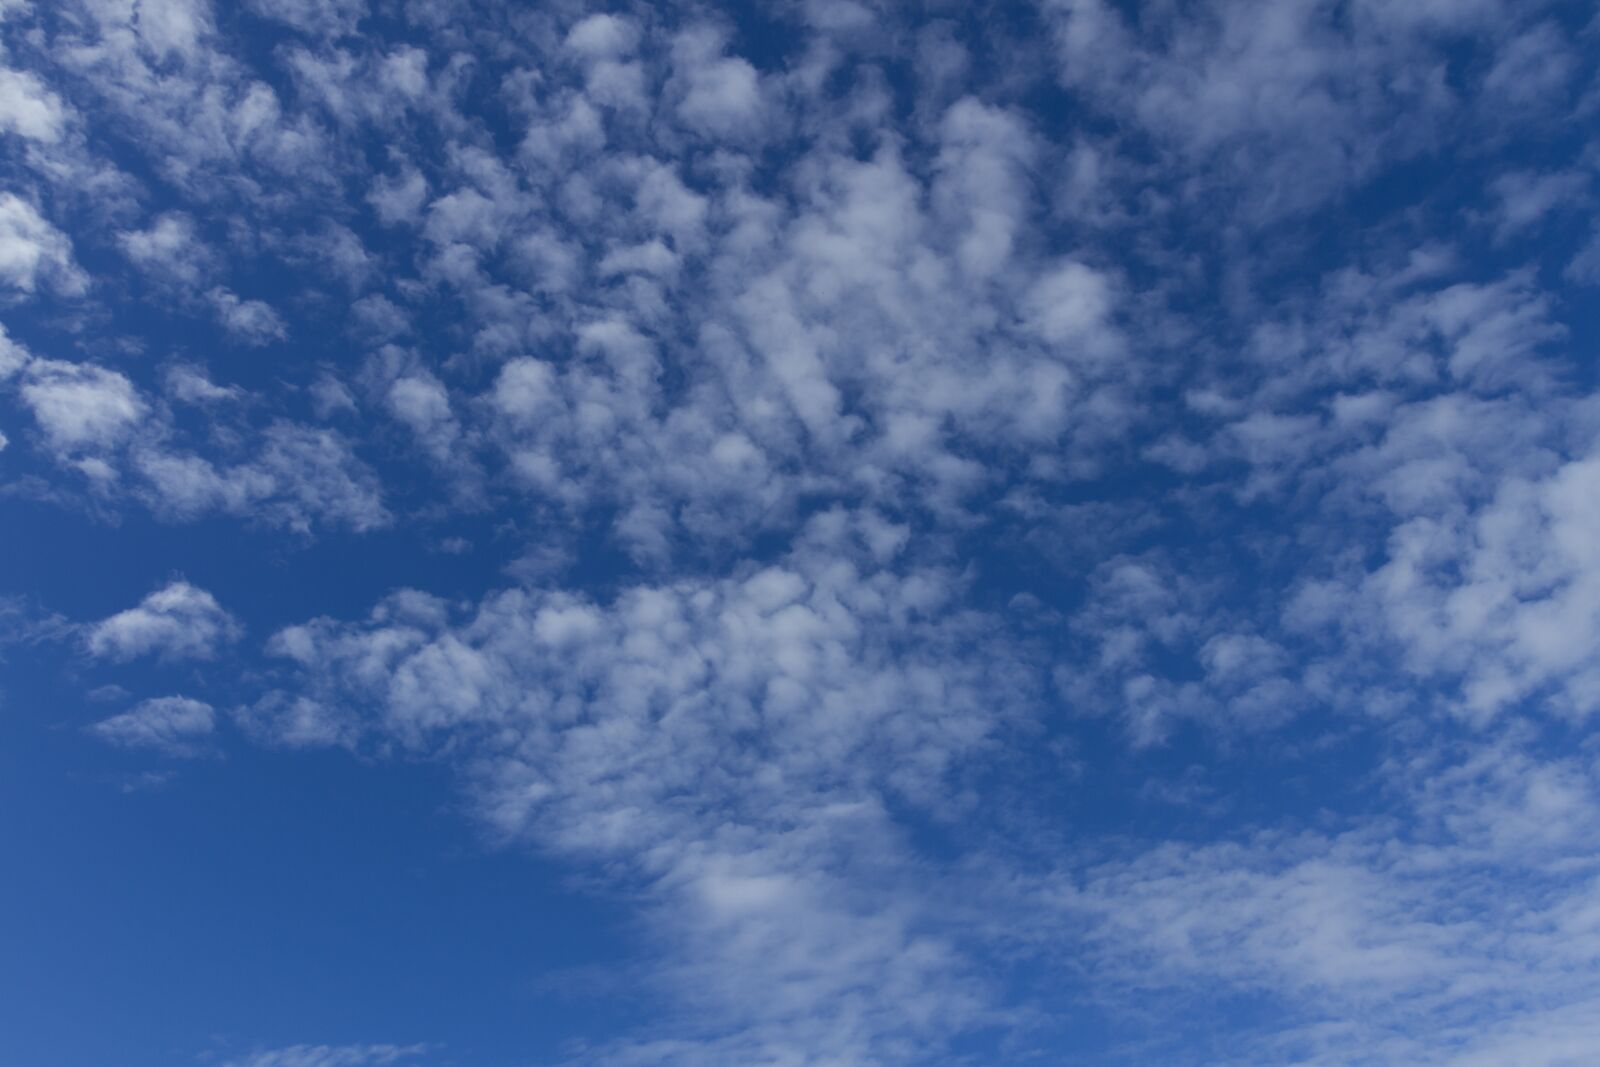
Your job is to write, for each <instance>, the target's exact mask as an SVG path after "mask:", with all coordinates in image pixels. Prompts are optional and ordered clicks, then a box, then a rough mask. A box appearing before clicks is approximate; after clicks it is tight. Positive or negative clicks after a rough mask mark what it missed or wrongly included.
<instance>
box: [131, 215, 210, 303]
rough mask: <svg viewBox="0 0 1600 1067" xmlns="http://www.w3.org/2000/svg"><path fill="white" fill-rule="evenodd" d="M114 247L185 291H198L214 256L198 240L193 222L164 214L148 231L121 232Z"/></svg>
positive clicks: (142, 267)
mask: <svg viewBox="0 0 1600 1067" xmlns="http://www.w3.org/2000/svg"><path fill="white" fill-rule="evenodd" d="M117 243H118V244H119V245H121V246H122V252H123V254H124V255H126V256H127V257H128V258H129V259H130V260H132V261H133V263H134V264H135V265H136V266H138V267H139V268H140V269H141V270H144V271H146V272H147V273H149V274H152V275H154V276H155V277H156V278H158V279H160V280H162V281H169V282H176V283H178V284H179V285H182V286H184V287H186V288H188V289H194V288H195V287H197V286H198V285H199V284H200V282H201V279H202V278H204V277H205V276H207V275H209V274H210V273H211V272H212V270H213V269H214V267H215V255H214V254H213V253H212V251H211V249H210V248H209V247H208V246H207V245H206V243H205V242H204V241H203V240H202V239H201V238H200V235H199V233H198V232H197V231H196V227H195V223H194V219H193V218H191V217H190V216H188V215H186V214H184V213H183V212H178V211H170V212H167V213H166V214H164V215H161V216H160V217H159V218H157V219H156V220H155V221H154V222H153V223H151V225H150V226H149V227H148V228H147V229H143V230H124V231H122V232H121V233H119V234H117Z"/></svg>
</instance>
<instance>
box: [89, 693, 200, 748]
mask: <svg viewBox="0 0 1600 1067" xmlns="http://www.w3.org/2000/svg"><path fill="white" fill-rule="evenodd" d="M214 728H215V716H214V715H213V713H212V710H211V705H210V704H207V703H204V702H203V701H199V700H191V699H190V698H188V697H178V696H172V697H155V698H153V699H151V700H143V701H140V702H139V703H138V704H135V705H134V706H133V708H132V710H129V711H125V712H123V713H122V714H120V715H113V716H112V717H111V718H109V719H102V720H101V721H99V722H97V723H95V724H94V725H93V726H91V727H89V732H90V733H92V734H94V735H95V736H96V737H98V738H100V740H102V741H108V742H110V743H111V744H114V745H120V746H122V747H124V748H149V749H155V750H156V751H158V752H161V753H163V754H165V755H168V756H198V755H200V754H201V753H202V752H203V751H204V745H205V742H206V741H207V740H208V739H209V738H210V736H211V732H212V730H213V729H214Z"/></svg>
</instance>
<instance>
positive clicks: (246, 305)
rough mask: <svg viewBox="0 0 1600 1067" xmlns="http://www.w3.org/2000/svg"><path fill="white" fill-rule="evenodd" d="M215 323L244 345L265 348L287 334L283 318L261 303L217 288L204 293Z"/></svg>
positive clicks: (263, 302) (268, 305) (264, 303)
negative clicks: (215, 316)
mask: <svg viewBox="0 0 1600 1067" xmlns="http://www.w3.org/2000/svg"><path fill="white" fill-rule="evenodd" d="M206 299H207V300H208V301H210V303H211V307H212V308H213V310H215V311H216V314H217V318H218V320H219V321H220V322H221V323H222V325H223V328H224V329H226V330H227V331H228V332H229V333H230V334H232V335H233V336H234V337H237V338H238V339H239V340H241V341H243V342H244V343H245V344H248V345H265V344H271V343H272V342H273V341H281V340H283V339H284V338H285V337H287V336H288V335H289V328H288V326H286V325H285V324H284V321H283V317H282V316H281V315H279V314H278V313H277V312H276V311H274V310H273V309H272V306H271V305H270V304H268V303H266V302H265V301H262V300H241V299H239V297H238V296H236V295H235V294H234V293H232V292H230V291H229V290H227V289H223V288H221V287H218V288H215V289H212V290H211V291H210V292H208V293H207V294H206Z"/></svg>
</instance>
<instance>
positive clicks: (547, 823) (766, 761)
mask: <svg viewBox="0 0 1600 1067" xmlns="http://www.w3.org/2000/svg"><path fill="white" fill-rule="evenodd" d="M880 523H881V520H878V519H876V518H875V517H873V516H871V515H848V514H845V513H832V514H828V515H825V516H821V517H819V518H817V519H816V520H814V521H813V523H812V525H811V526H810V528H809V531H810V532H809V533H808V535H807V539H806V541H805V542H804V547H801V548H799V549H797V550H796V552H795V553H793V554H792V555H790V556H789V557H788V558H786V559H784V560H783V561H781V562H779V563H776V564H774V565H772V566H769V567H766V568H764V569H746V570H744V571H743V572H742V573H741V574H739V575H737V576H733V577H729V578H725V579H721V580H716V581H703V582H691V581H679V582H674V583H672V584H669V585H660V586H639V587H634V588H629V589H625V590H623V591H621V592H619V594H618V595H617V596H616V598H615V599H614V600H612V601H610V602H609V603H600V602H596V601H594V600H591V599H589V598H587V597H583V596H578V595H574V594H571V593H560V592H536V591H533V590H509V591H505V592H501V593H496V594H493V595H491V596H489V597H488V598H486V599H485V600H484V601H483V602H482V603H480V604H479V605H478V606H477V607H476V609H475V610H474V611H473V613H472V614H471V615H470V616H469V617H466V618H464V619H462V620H461V621H460V622H453V621H451V616H452V612H451V610H450V607H449V605H447V604H445V603H443V602H441V601H439V600H437V599H436V598H432V597H428V596H425V595H423V594H420V593H414V592H406V593H400V594H396V595H395V596H393V597H392V598H390V599H389V600H387V601H385V602H384V603H382V604H380V605H379V606H378V607H377V608H375V609H374V611H373V612H372V614H371V616H370V618H369V619H368V620H366V621H364V622H360V623H354V624H349V623H338V622H335V621H333V620H329V619H318V620H313V621H311V622H308V623H305V624H302V625H299V626H294V627H290V628H287V629H285V630H282V631H280V632H279V633H277V634H276V635H275V636H274V637H273V638H272V640H271V643H270V645H269V649H270V651H271V652H272V653H274V654H275V655H277V656H279V657H281V658H282V659H284V660H285V661H287V662H289V663H291V664H293V665H294V666H295V667H296V669H297V671H298V673H299V674H300V677H301V679H302V682H301V684H302V686H303V689H302V692H303V694H304V696H305V697H306V698H309V700H311V701H313V702H315V706H314V708H308V707H307V706H306V704H305V703H304V702H303V701H302V700H299V699H291V698H290V695H289V694H287V693H286V694H284V695H283V696H281V697H276V698H273V700H272V701H271V702H269V703H268V705H266V706H265V707H264V708H259V709H252V710H249V711H246V712H245V713H243V720H244V721H245V722H246V723H247V724H249V725H250V726H251V727H252V728H253V729H255V730H257V731H258V732H264V733H266V734H267V735H268V736H271V735H272V734H273V733H274V731H281V732H279V733H278V735H277V737H276V738H274V739H276V740H280V741H282V742H284V743H290V744H294V743H301V744H303V743H308V742H309V741H311V740H314V739H315V738H317V737H319V736H320V737H321V738H325V739H326V740H327V741H329V742H333V741H335V740H336V739H341V738H349V737H352V736H354V737H358V738H360V737H364V738H366V739H367V741H366V743H368V744H370V743H373V742H378V743H398V744H400V745H403V746H405V747H406V748H409V749H413V750H417V751H429V750H433V749H435V748H436V747H437V746H438V745H440V744H446V745H449V746H451V747H452V748H455V747H457V746H460V745H462V744H471V745H472V746H473V747H474V748H475V749H477V752H478V754H477V756H475V757H474V758H473V759H472V760H471V765H472V766H474V767H475V768H476V769H475V770H474V771H473V772H472V774H471V777H470V780H469V783H470V788H471V789H472V792H473V794H474V795H475V796H476V798H477V806H478V808H479V810H480V811H481V813H482V815H483V817H484V818H485V819H486V820H487V821H488V822H489V824H490V825H492V826H493V827H495V828H497V829H498V831H499V832H501V833H503V834H505V835H507V836H508V837H512V838H526V839H530V840H532V841H534V842H537V843H538V844H540V845H541V846H543V847H545V848H547V849H550V850H553V851H555V852H559V853H562V854H566V855H569V856H571V857H573V858H574V859H576V860H578V861H581V862H585V863H602V864H617V863H621V864H624V865H625V866H626V868H627V869H628V870H629V871H630V872H631V874H630V875H629V878H630V880H631V881H634V882H636V883H637V884H638V885H639V886H640V889H641V891H642V892H645V893H646V894H647V899H648V900H649V901H650V902H651V903H650V908H651V911H652V914H654V915H656V916H657V917H658V922H659V923H660V928H661V931H662V937H663V938H664V944H665V945H667V946H668V947H669V948H670V953H669V955H668V957H667V958H666V959H664V960H663V961H662V962H661V964H660V965H659V968H658V970H657V972H656V973H657V978H656V980H658V981H660V982H662V983H664V985H663V988H676V989H678V990H680V991H681V992H680V994H678V995H680V996H684V997H686V998H687V999H688V1001H689V1002H690V1003H691V1004H693V1005H695V1006H696V1007H697V1008H698V1009H699V1012H700V1018H702V1019H703V1020H706V1021H708V1022H709V1021H710V1020H716V1019H724V1020H734V1021H737V1023H738V1025H739V1026H740V1028H741V1030H742V1032H743V1033H744V1036H743V1037H742V1038H741V1039H740V1040H739V1041H737V1042H734V1043H732V1044H730V1045H729V1046H728V1047H727V1048H725V1049H722V1050H721V1051H717V1050H702V1051H701V1052H698V1053H694V1054H692V1055H691V1054H690V1053H688V1052H685V1053H684V1055H685V1056H686V1057H688V1058H686V1059H685V1060H684V1062H707V1063H711V1062H716V1063H721V1062H728V1063H733V1062H745V1059H744V1058H745V1057H748V1056H752V1055H754V1056H758V1057H779V1058H782V1057H784V1056H797V1055H801V1054H802V1052H803V1050H804V1054H808V1055H809V1054H814V1053H815V1052H816V1050H819V1049H820V1050H832V1051H831V1053H830V1054H831V1055H833V1056H835V1057H836V1058H839V1059H842V1060H850V1059H871V1058H873V1057H875V1056H877V1055H878V1054H879V1053H880V1052H882V1051H883V1050H885V1049H888V1048H890V1047H893V1045H894V1044H895V1043H896V1042H898V1041H900V1040H902V1039H903V1038H905V1037H907V1036H909V1035H913V1034H924V1035H932V1034H938V1033H942V1032H946V1031H948V1029H949V1028H950V1027H951V1026H953V1025H956V1024H957V1023H958V1022H959V1020H962V1019H966V1018H970V1017H973V1016H974V1015H975V1014H976V1013H978V1012H979V1011H980V1002H981V1001H982V999H983V997H982V995H981V992H980V989H979V985H978V984H977V983H976V982H975V980H974V979H973V977H972V976H971V975H969V974H968V973H966V965H965V963H964V962H963V961H962V960H961V959H960V958H959V956H958V954H957V953H955V951H954V949H953V947H952V945H951V944H950V943H949V942H948V941H947V940H946V939H945V936H944V935H943V934H941V933H940V932H939V931H938V930H937V928H936V925H935V920H934V918H933V917H932V915H931V914H930V913H929V909H928V908H927V907H926V905H925V904H922V903H919V902H918V901H917V900H916V898H915V897H914V896H913V897H910V898H908V897H906V896H905V895H904V893H905V891H906V889H907V887H908V884H909V883H908V882H907V879H908V878H909V877H911V875H910V871H909V870H908V869H907V870H902V869H899V865H900V864H902V863H907V862H909V861H908V858H907V857H904V855H903V854H902V853H901V851H900V846H899V845H897V844H896V834H895V832H894V830H893V828H892V825H891V823H890V822H889V820H888V819H887V811H886V805H888V804H890V803H895V804H905V805H910V806H912V807H913V808H915V809H918V810H924V811H927V812H929V813H930V815H931V816H933V817H943V816H944V815H948V814H953V812H954V810H955V808H953V807H952V805H953V804H955V805H959V803H960V802H959V801H956V800H954V799H953V797H952V794H951V793H950V791H949V784H950V782H951V780H952V776H954V775H956V774H957V773H958V770H957V768H958V767H959V766H960V765H962V764H963V763H964V762H966V761H968V760H973V759H981V758H982V755H983V753H984V751H985V750H986V749H987V747H988V746H989V745H990V744H991V743H993V742H994V740H995V739H997V738H998V737H999V736H1000V735H1001V734H1002V733H1003V732H1004V731H1006V730H1007V729H1009V728H1010V727H1011V725H1012V724H1015V723H1019V722H1021V721H1023V720H1025V719H1026V718H1027V717H1028V716H1030V715H1031V709H1032V706H1033V699H1034V689H1033V682H1032V681H1031V674H1030V670H1029V668H1028V667H1027V665H1026V664H1025V663H1024V662H1022V661H1021V660H1019V659H1018V657H1017V656H1016V654H1015V653H1014V651H1013V650H1011V649H1009V648H1008V647H1007V646H1006V645H1005V644H1004V643H1002V642H997V641H994V640H992V639H991V636H990V635H991V634H992V633H993V620H990V619H987V618H984V617H982V616H979V615H976V614H971V613H968V612H964V611H952V610H951V606H952V598H953V597H954V596H955V595H956V582H957V579H956V578H955V576H953V575H950V574H948V573H946V572H943V571H941V570H938V569H918V568H912V569H906V570H896V569H892V568H890V567H889V566H888V564H889V561H890V559H891V558H892V556H893V555H894V553H895V549H894V547H893V545H894V538H892V537H891V538H884V537H882V536H880V535H881V534H883V533H884V532H886V531H884V530H882V528H881V525H880ZM874 546H877V547H874ZM312 721H316V722H317V725H316V726H315V727H313V728H311V729H310V731H309V732H307V730H306V728H305V727H306V724H308V723H310V722H312ZM469 739H471V740H470V741H469ZM868 856H871V857H873V858H872V860H871V861H867V860H866V859H865V857H868ZM752 989H760V990H762V993H761V995H760V996H759V997H751V996H750V995H749V991H750V990H752ZM693 1047H696V1048H698V1047H699V1046H698V1045H695V1046H693ZM652 1049H653V1050H652V1051H650V1052H649V1053H648V1055H660V1056H664V1057H666V1060H667V1062H677V1060H676V1059H675V1058H674V1057H675V1056H676V1055H677V1054H676V1053H672V1052H670V1051H669V1050H666V1049H654V1048H653V1047H652ZM617 1054H618V1055H619V1056H623V1058H624V1061H625V1059H626V1054H625V1053H624V1051H621V1050H619V1051H618V1053H617ZM641 1054H643V1053H641ZM694 1056H701V1057H702V1058H701V1059H695V1058H694Z"/></svg>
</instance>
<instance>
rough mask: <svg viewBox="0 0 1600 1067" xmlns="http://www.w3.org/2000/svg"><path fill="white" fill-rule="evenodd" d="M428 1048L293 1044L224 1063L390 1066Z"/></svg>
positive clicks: (230, 1066) (229, 1066)
mask: <svg viewBox="0 0 1600 1067" xmlns="http://www.w3.org/2000/svg"><path fill="white" fill-rule="evenodd" d="M427 1052H428V1046H426V1045H291V1046H289V1047H288V1048H280V1049H269V1050H266V1051H262V1052H253V1053H250V1054H249V1055H247V1056H242V1057H236V1058H234V1059H230V1060H228V1061H227V1062H226V1063H225V1064H224V1067H388V1065H389V1064H392V1063H399V1062H400V1061H401V1060H408V1059H411V1058H412V1057H414V1056H422V1055H425V1054H426V1053H427Z"/></svg>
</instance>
